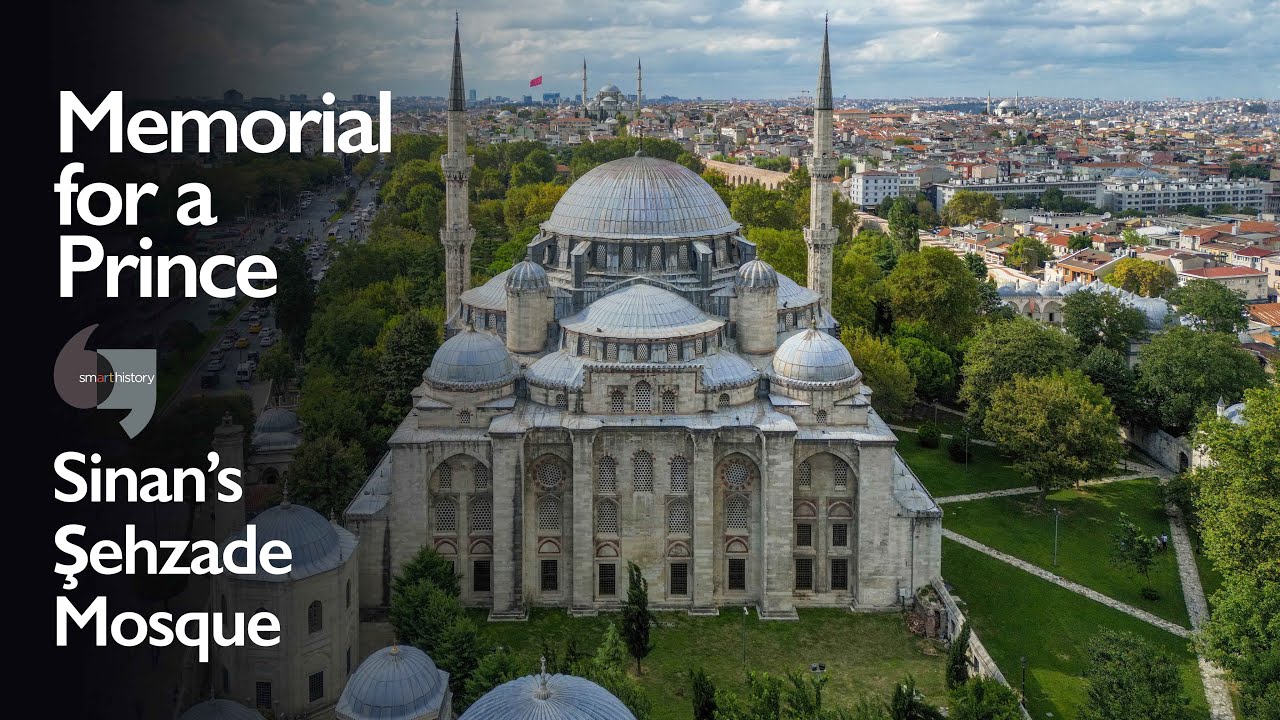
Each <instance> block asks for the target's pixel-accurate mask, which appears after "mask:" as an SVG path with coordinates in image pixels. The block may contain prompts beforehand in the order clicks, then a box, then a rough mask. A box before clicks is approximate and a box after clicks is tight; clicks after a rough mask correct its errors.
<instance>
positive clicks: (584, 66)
mask: <svg viewBox="0 0 1280 720" xmlns="http://www.w3.org/2000/svg"><path fill="white" fill-rule="evenodd" d="M586 115H587V59H586V58H582V116H583V117H586Z"/></svg>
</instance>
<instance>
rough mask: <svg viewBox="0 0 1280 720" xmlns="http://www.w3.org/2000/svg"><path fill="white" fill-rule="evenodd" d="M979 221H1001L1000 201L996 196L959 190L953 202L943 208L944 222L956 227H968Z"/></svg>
mask: <svg viewBox="0 0 1280 720" xmlns="http://www.w3.org/2000/svg"><path fill="white" fill-rule="evenodd" d="M977 220H986V221H988V222H998V221H999V220H1000V200H999V199H998V198H997V197H996V196H995V195H990V194H988V193H980V192H975V191H973V190H959V191H957V192H956V194H955V195H953V196H951V200H950V201H949V202H948V203H947V204H946V205H944V206H942V222H943V224H944V225H949V226H951V227H955V226H957V225H968V224H969V223H971V222H974V221H977Z"/></svg>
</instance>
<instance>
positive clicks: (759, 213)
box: [729, 183, 801, 230]
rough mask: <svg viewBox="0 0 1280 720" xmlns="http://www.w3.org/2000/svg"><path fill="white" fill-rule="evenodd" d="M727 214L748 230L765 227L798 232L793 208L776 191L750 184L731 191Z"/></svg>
mask: <svg viewBox="0 0 1280 720" xmlns="http://www.w3.org/2000/svg"><path fill="white" fill-rule="evenodd" d="M729 214H730V215H732V216H733V219H734V220H737V221H738V222H740V223H742V224H743V225H746V226H747V227H748V228H753V227H766V228H773V229H775V230H789V229H790V230H798V229H799V228H800V225H801V224H800V223H798V222H796V219H795V215H794V208H793V206H792V205H791V204H790V203H788V202H787V200H786V199H785V198H784V197H783V196H782V193H781V192H779V191H777V190H769V189H768V188H765V187H762V186H760V185H755V184H752V183H747V184H745V185H739V186H738V187H736V188H734V189H733V201H732V202H730V203H729Z"/></svg>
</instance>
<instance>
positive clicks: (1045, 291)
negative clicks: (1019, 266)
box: [1040, 280, 1058, 297]
mask: <svg viewBox="0 0 1280 720" xmlns="http://www.w3.org/2000/svg"><path fill="white" fill-rule="evenodd" d="M1040 294H1041V295H1043V296H1045V297H1051V296H1053V295H1057V294H1058V283H1057V282H1055V281H1053V280H1050V281H1049V282H1044V283H1040Z"/></svg>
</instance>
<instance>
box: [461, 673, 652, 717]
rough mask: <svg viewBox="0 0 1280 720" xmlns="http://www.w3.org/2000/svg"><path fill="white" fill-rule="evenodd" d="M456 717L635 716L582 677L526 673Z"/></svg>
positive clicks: (607, 693) (487, 695)
mask: <svg viewBox="0 0 1280 720" xmlns="http://www.w3.org/2000/svg"><path fill="white" fill-rule="evenodd" d="M459 720H635V715H632V714H631V711H630V710H628V709H627V706H626V705H623V704H622V701H621V700H619V699H618V698H616V697H614V696H613V695H611V694H610V693H609V691H608V690H605V689H604V688H602V687H600V686H599V685H597V684H595V683H593V682H591V681H590V680H587V679H585V678H580V677H576V676H573V675H549V676H548V675H529V676H528V677H522V678H517V679H515V680H512V681H511V682H508V683H504V684H502V685H499V686H498V687H496V688H494V689H492V690H490V691H489V692H488V693H487V694H485V695H483V696H482V697H481V698H480V699H479V700H477V701H475V703H474V704H472V705H471V707H469V708H467V711H466V712H464V713H462V717H461V718H459Z"/></svg>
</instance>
